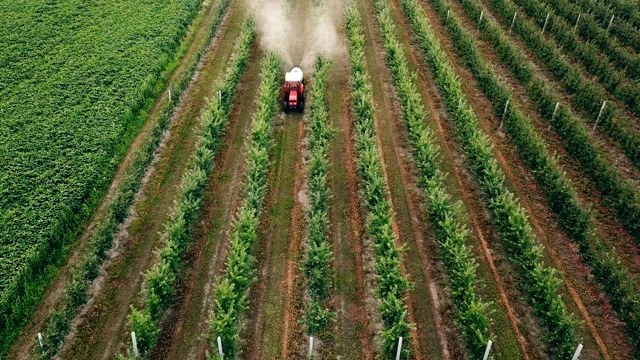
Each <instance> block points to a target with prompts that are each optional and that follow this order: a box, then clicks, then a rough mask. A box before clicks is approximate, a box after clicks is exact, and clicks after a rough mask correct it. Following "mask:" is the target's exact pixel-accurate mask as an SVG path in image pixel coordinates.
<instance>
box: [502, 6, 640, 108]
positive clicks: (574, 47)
mask: <svg viewBox="0 0 640 360" xmlns="http://www.w3.org/2000/svg"><path fill="white" fill-rule="evenodd" d="M514 2H515V3H516V4H518V5H520V7H521V8H522V10H524V12H525V13H527V14H528V15H530V16H531V17H532V18H534V19H536V20H535V21H536V22H537V25H533V24H531V23H529V24H527V27H530V29H532V30H533V29H535V28H540V29H541V28H542V27H543V24H544V19H545V18H546V16H547V13H549V9H547V7H546V6H545V5H543V4H541V3H540V2H538V1H525V0H514ZM581 20H582V19H581ZM520 22H522V23H524V22H529V20H527V19H520ZM516 23H517V22H516ZM514 30H516V26H514ZM535 30H537V29H535ZM546 30H547V31H548V33H549V34H551V35H552V37H553V38H554V39H555V40H556V41H557V42H558V43H559V44H560V45H561V46H562V48H563V51H566V52H568V53H569V54H571V55H572V56H573V57H575V58H576V60H578V61H579V62H580V63H581V64H582V65H583V66H584V67H585V69H586V70H587V71H588V72H589V73H591V74H592V75H593V76H596V77H597V78H598V82H600V83H601V84H602V85H603V86H604V88H606V89H607V90H608V91H609V92H610V93H611V94H612V95H613V96H615V97H616V98H618V99H619V100H620V101H622V102H623V103H625V104H626V105H627V107H628V108H629V109H630V110H631V111H632V112H634V113H635V114H636V115H640V105H639V104H638V101H639V99H640V85H638V84H637V83H634V82H633V81H631V80H629V79H627V78H626V77H625V76H624V75H622V74H620V73H618V72H617V71H615V69H613V66H612V64H611V63H610V61H609V60H608V59H607V58H606V57H605V56H604V55H601V54H600V53H598V50H597V49H596V47H595V45H594V44H592V43H583V42H580V41H579V39H578V38H577V37H576V35H575V33H574V32H573V30H572V25H569V24H567V22H566V21H564V20H563V19H561V18H560V17H559V16H557V15H555V13H554V12H551V15H550V16H549V22H548V24H547V29H546ZM536 32H537V31H536ZM538 35H540V37H542V39H544V36H542V35H541V34H540V33H538ZM529 36H531V34H529ZM546 46H547V47H548V48H549V49H553V48H554V47H555V46H554V44H552V43H548V44H547V45H546ZM552 51H553V50H552ZM554 52H558V51H557V50H555V51H554ZM556 62H557V61H556ZM563 62H565V63H566V60H564V61H563ZM558 63H559V62H558ZM563 65H564V64H563ZM574 71H576V72H577V71H578V69H574ZM600 93H602V91H600ZM601 103H602V101H600V102H599V104H601ZM596 106H597V105H596Z"/></svg>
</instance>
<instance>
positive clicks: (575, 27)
mask: <svg viewBox="0 0 640 360" xmlns="http://www.w3.org/2000/svg"><path fill="white" fill-rule="evenodd" d="M580 16H582V13H580V14H578V18H577V19H576V24H575V25H573V30H576V29H577V28H578V22H579V21H580Z"/></svg>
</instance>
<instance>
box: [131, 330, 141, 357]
mask: <svg viewBox="0 0 640 360" xmlns="http://www.w3.org/2000/svg"><path fill="white" fill-rule="evenodd" d="M131 342H133V355H134V356H135V357H139V356H140V352H139V351H138V340H137V339H136V332H135V331H132V332H131Z"/></svg>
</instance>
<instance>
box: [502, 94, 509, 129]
mask: <svg viewBox="0 0 640 360" xmlns="http://www.w3.org/2000/svg"><path fill="white" fill-rule="evenodd" d="M508 107H509V99H507V102H506V103H504V110H503V111H502V120H500V130H502V125H504V116H505V115H507V109H508Z"/></svg>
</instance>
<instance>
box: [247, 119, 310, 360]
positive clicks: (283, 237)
mask: <svg viewBox="0 0 640 360" xmlns="http://www.w3.org/2000/svg"><path fill="white" fill-rule="evenodd" d="M273 121H274V123H273V127H274V129H275V130H274V150H273V157H272V160H271V161H272V164H271V169H270V171H269V190H268V193H267V200H266V202H265V209H264V213H263V215H262V221H261V225H260V229H259V232H258V241H257V243H256V246H255V248H254V254H255V257H256V262H257V269H258V270H257V282H256V283H255V284H254V285H253V286H252V287H251V289H250V290H249V309H248V310H247V314H251V316H247V319H246V320H247V321H246V323H247V326H245V328H244V330H243V331H242V333H241V338H242V339H245V340H246V344H245V346H244V351H243V354H244V357H245V358H246V359H265V358H268V359H275V358H278V357H279V356H281V354H282V351H283V349H282V345H283V339H282V335H283V333H284V331H283V328H284V321H283V320H284V318H285V314H286V313H287V312H290V311H293V310H292V309H287V308H286V303H287V302H288V301H289V300H287V299H286V298H285V297H284V296H282V295H283V293H282V288H283V287H286V284H287V279H286V269H287V264H288V263H289V261H290V259H293V261H297V260H298V256H297V254H290V253H288V249H289V247H290V246H291V245H290V242H291V241H293V240H294V236H293V234H291V233H290V231H292V224H293V223H294V221H293V220H292V217H293V216H300V214H297V213H294V212H293V210H294V203H295V202H296V201H297V199H296V195H297V194H294V193H293V191H292V189H293V188H294V184H295V183H296V181H300V180H296V179H297V178H299V177H301V176H302V173H301V169H300V166H299V165H298V163H299V162H300V161H301V154H300V152H298V151H295V150H293V149H300V146H301V141H302V133H301V132H300V126H301V124H302V115H301V114H291V115H284V114H280V115H279V116H277V118H276V119H274V120H273ZM296 170H300V171H296ZM296 223H297V224H299V223H300V222H299V221H297V220H296ZM295 239H297V240H299V239H300V236H299V235H296V236H295ZM295 246H297V247H299V246H298V245H295ZM291 295H293V294H291Z"/></svg>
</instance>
